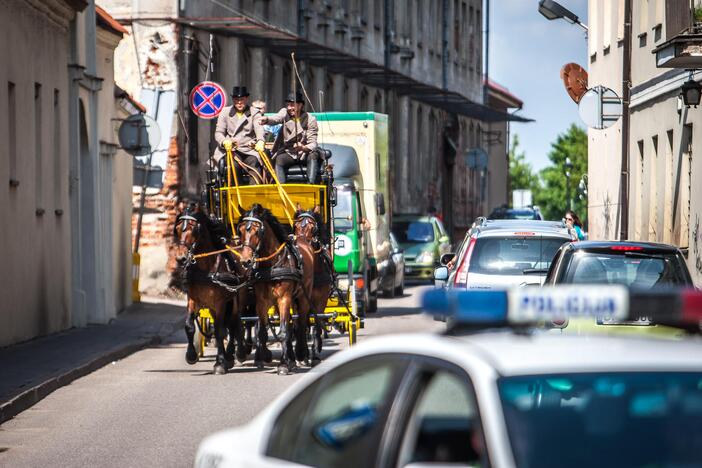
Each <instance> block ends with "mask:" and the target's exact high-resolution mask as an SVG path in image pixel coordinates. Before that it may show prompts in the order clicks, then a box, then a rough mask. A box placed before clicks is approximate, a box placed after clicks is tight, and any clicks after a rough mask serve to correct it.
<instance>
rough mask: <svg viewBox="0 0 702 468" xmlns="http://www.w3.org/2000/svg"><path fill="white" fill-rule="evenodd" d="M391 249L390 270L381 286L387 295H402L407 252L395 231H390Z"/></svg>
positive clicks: (388, 267)
mask: <svg viewBox="0 0 702 468" xmlns="http://www.w3.org/2000/svg"><path fill="white" fill-rule="evenodd" d="M390 249H391V253H390V258H389V259H388V260H387V262H388V265H387V269H388V270H387V273H386V275H385V276H384V277H383V280H382V281H381V284H380V288H381V289H382V290H383V293H384V294H385V296H386V297H395V296H396V295H397V296H402V295H403V294H404V291H405V254H404V250H402V247H400V244H399V243H398V242H397V239H396V238H395V235H394V234H393V233H390Z"/></svg>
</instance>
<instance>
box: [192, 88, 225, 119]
mask: <svg viewBox="0 0 702 468" xmlns="http://www.w3.org/2000/svg"><path fill="white" fill-rule="evenodd" d="M226 104H227V96H226V94H225V93H224V89H223V88H222V86H220V85H219V84H218V83H215V82H214V81H203V82H201V83H198V84H197V85H196V86H195V87H194V88H193V90H192V91H190V108H191V109H192V110H193V113H195V115H197V116H198V117H200V118H201V119H214V118H215V117H217V116H218V115H219V113H220V112H222V109H224V106H225V105H226Z"/></svg>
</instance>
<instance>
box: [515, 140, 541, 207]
mask: <svg viewBox="0 0 702 468" xmlns="http://www.w3.org/2000/svg"><path fill="white" fill-rule="evenodd" d="M509 180H510V192H509V199H510V201H511V200H512V191H513V190H531V191H532V195H533V193H534V191H535V190H536V189H537V188H538V186H539V176H538V175H537V174H535V173H534V170H533V169H532V168H531V164H529V163H528V162H526V155H525V154H524V151H523V150H521V148H520V147H519V136H517V135H516V134H515V135H514V136H513V137H512V145H511V147H510V150H509Z"/></svg>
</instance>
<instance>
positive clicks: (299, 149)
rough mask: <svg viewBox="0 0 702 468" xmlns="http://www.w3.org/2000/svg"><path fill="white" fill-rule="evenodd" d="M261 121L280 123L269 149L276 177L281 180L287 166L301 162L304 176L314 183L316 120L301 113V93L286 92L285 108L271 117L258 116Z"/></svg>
mask: <svg viewBox="0 0 702 468" xmlns="http://www.w3.org/2000/svg"><path fill="white" fill-rule="evenodd" d="M261 124H269V125H277V124H282V125H283V128H282V129H281V130H280V132H279V133H278V137H277V138H276V140H275V143H274V144H273V151H272V154H273V157H274V158H275V173H276V176H277V177H278V180H280V182H281V183H285V181H286V180H287V168H288V167H290V166H293V165H296V164H302V165H307V178H308V179H309V181H310V183H312V184H314V183H317V179H318V178H319V155H318V153H317V119H316V118H315V117H314V116H313V115H310V114H309V113H307V112H305V101H304V99H303V98H302V93H290V94H289V95H288V97H287V99H286V100H285V108H283V109H281V110H280V111H278V113H277V114H276V115H274V116H271V117H265V116H264V117H262V118H261Z"/></svg>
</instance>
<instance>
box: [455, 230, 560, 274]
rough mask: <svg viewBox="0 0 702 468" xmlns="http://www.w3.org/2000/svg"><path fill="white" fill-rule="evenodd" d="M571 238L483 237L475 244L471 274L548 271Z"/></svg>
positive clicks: (470, 267)
mask: <svg viewBox="0 0 702 468" xmlns="http://www.w3.org/2000/svg"><path fill="white" fill-rule="evenodd" d="M567 241H568V239H563V238H557V237H553V238H552V237H542V236H533V237H483V238H480V239H478V241H477V242H476V244H475V247H474V249H475V250H474V252H473V255H472V258H471V259H470V266H469V269H468V271H469V273H479V274H483V275H522V274H524V273H529V272H530V270H542V269H543V270H546V269H548V267H549V266H550V265H551V260H552V259H553V256H554V255H555V253H556V252H557V251H558V249H559V248H560V247H561V246H562V245H563V244H564V243H565V242H567Z"/></svg>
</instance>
